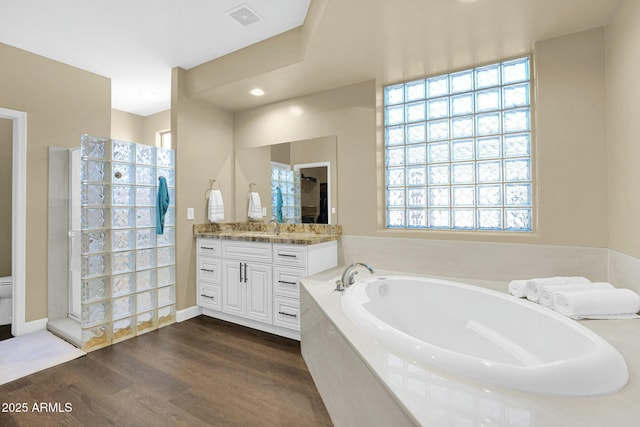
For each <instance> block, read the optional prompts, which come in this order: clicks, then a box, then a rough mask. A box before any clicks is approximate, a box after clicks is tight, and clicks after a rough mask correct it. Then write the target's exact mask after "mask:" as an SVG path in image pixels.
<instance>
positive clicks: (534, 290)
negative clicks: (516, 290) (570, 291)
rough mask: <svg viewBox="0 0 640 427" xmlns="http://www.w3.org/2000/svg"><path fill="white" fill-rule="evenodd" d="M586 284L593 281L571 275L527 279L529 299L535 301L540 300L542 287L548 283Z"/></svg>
mask: <svg viewBox="0 0 640 427" xmlns="http://www.w3.org/2000/svg"><path fill="white" fill-rule="evenodd" d="M580 283H583V284H586V283H591V282H590V281H589V279H587V278H586V277H580V276H571V277H563V276H556V277H543V278H539V279H531V280H527V299H528V300H530V301H533V302H538V300H539V298H540V295H539V293H540V288H541V287H543V286H548V285H573V284H580Z"/></svg>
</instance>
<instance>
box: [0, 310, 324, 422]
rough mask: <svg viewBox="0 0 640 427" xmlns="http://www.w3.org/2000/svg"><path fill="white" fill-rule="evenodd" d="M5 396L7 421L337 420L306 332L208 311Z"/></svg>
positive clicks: (14, 386)
mask: <svg viewBox="0 0 640 427" xmlns="http://www.w3.org/2000/svg"><path fill="white" fill-rule="evenodd" d="M0 402H1V405H2V407H1V408H0V410H2V411H1V412H0V425H2V426H12V425H16V426H46V425H51V426H82V425H85V426H92V427H93V426H174V425H178V426H330V425H332V424H331V420H330V418H329V415H328V413H327V411H326V409H325V407H324V404H323V403H322V400H321V398H320V395H319V394H318V391H317V389H316V388H315V385H314V383H313V380H312V379H311V375H310V374H309V372H308V370H307V367H306V365H305V363H304V361H303V359H302V356H301V355H300V343H299V342H297V341H294V340H289V339H286V338H281V337H277V336H275V335H271V334H267V333H263V332H259V331H255V330H252V329H248V328H244V327H241V326H237V325H233V324H231V323H227V322H223V321H220V320H216V319H212V318H209V317H206V316H199V317H196V318H194V319H190V320H188V321H185V322H182V323H176V324H173V325H170V326H167V327H165V328H162V329H159V330H157V331H154V332H150V333H147V334H145V335H142V336H139V337H136V338H132V339H130V340H127V341H124V342H121V343H118V344H115V345H112V346H110V347H107V348H104V349H101V350H97V351H94V352H91V353H89V354H87V356H84V357H81V358H79V359H76V360H73V361H71V362H68V363H65V364H62V365H59V366H56V367H54V368H51V369H47V370H45V371H42V372H39V373H37V374H33V375H30V376H28V377H25V378H22V379H19V380H16V381H14V382H11V383H8V384H5V385H2V386H0ZM11 403H13V404H17V403H20V404H21V403H26V404H27V405H26V407H27V408H28V410H27V412H23V413H16V412H6V411H7V410H8V409H12V408H11V407H10V405H9V404H11ZM41 403H45V404H49V408H46V409H48V410H50V411H54V410H55V412H46V411H38V410H37V409H39V408H40V406H38V405H40V404H41ZM34 404H35V405H36V410H34ZM67 404H68V405H67ZM65 405H66V407H65ZM13 409H14V410H15V405H14V407H13ZM66 409H70V411H67V412H65V411H66Z"/></svg>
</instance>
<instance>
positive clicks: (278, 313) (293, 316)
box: [273, 296, 300, 331]
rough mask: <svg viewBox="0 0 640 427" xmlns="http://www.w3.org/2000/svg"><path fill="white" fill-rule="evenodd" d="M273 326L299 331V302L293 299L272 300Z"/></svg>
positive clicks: (278, 298)
mask: <svg viewBox="0 0 640 427" xmlns="http://www.w3.org/2000/svg"><path fill="white" fill-rule="evenodd" d="M273 324H274V325H276V326H282V327H283V328H288V329H293V330H296V331H299V330H300V301H299V300H297V299H293V298H287V297H279V296H276V297H274V298H273Z"/></svg>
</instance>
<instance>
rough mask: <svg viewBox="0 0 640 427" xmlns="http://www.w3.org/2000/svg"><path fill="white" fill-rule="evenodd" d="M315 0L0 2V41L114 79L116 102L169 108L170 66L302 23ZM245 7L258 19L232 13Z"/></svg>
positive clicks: (131, 107)
mask: <svg viewBox="0 0 640 427" xmlns="http://www.w3.org/2000/svg"><path fill="white" fill-rule="evenodd" d="M309 3H310V0H269V1H264V0H179V1H178V0H110V1H108V2H103V1H96V0H0V42H2V43H5V44H8V45H11V46H15V47H18V48H21V49H24V50H27V51H30V52H33V53H36V54H39V55H42V56H46V57H48V58H51V59H55V60H57V61H60V62H64V63H66V64H70V65H73V66H76V67H78V68H82V69H84V70H88V71H91V72H94V73H96V74H100V75H102V76H105V77H109V78H111V80H112V106H113V108H116V109H119V110H123V111H128V112H132V113H135V114H139V115H142V116H146V115H149V114H153V113H156V112H159V111H163V110H166V109H168V108H169V107H170V97H171V69H172V68H173V67H182V68H185V69H189V68H192V67H194V66H196V65H199V64H202V63H204V62H207V61H209V60H211V59H214V58H218V57H220V56H222V55H225V54H228V53H230V52H233V51H236V50H238V49H241V48H243V47H245V46H248V45H251V44H254V43H256V42H258V41H261V40H264V39H267V38H269V37H272V36H274V35H276V34H279V33H282V32H284V31H287V30H290V29H292V28H295V27H298V26H300V25H302V23H303V22H304V18H305V16H306V13H307V9H308V7H309ZM241 5H247V6H249V8H250V9H251V10H253V11H254V12H255V13H256V14H257V15H258V16H259V17H260V18H261V20H260V21H258V22H256V23H255V24H252V25H249V26H243V25H241V24H240V23H238V22H236V21H234V20H232V19H231V18H230V17H229V16H228V15H227V12H229V11H232V10H235V9H236V8H237V7H238V6H241Z"/></svg>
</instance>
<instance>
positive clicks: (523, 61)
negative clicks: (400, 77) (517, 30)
mask: <svg viewBox="0 0 640 427" xmlns="http://www.w3.org/2000/svg"><path fill="white" fill-rule="evenodd" d="M530 93H531V80H530V59H529V57H525V58H519V59H515V60H511V61H505V62H500V63H497V64H492V65H487V66H482V67H477V68H473V69H469V70H464V71H460V72H456V73H451V74H445V75H441V76H435V77H430V78H426V79H420V80H416V81H411V82H406V83H401V84H396V85H392V86H387V87H385V88H384V139H385V189H386V224H387V228H404V229H447V230H477V231H518V232H530V231H532V224H533V218H532V212H533V211H532V175H531V171H532V158H531V97H530Z"/></svg>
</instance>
